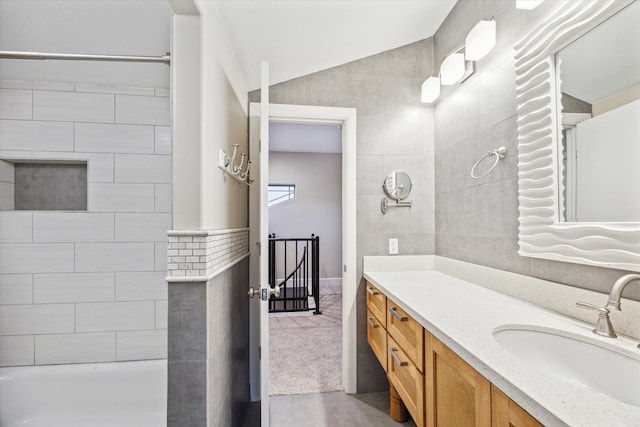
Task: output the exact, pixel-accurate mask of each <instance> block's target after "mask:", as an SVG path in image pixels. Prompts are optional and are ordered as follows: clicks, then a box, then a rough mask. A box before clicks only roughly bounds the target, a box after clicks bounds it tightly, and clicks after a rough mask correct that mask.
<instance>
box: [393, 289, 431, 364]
mask: <svg viewBox="0 0 640 427" xmlns="http://www.w3.org/2000/svg"><path fill="white" fill-rule="evenodd" d="M387 332H389V335H390V336H392V337H393V339H395V340H396V342H397V343H398V344H399V345H400V347H401V348H402V350H403V351H404V352H405V353H406V354H407V356H409V358H410V359H411V361H412V362H413V363H414V365H415V366H416V367H417V368H418V370H419V371H420V372H424V328H423V327H422V325H420V324H419V323H418V322H417V321H416V320H414V319H413V318H412V317H411V316H409V314H408V313H407V312H405V311H404V310H403V309H401V308H400V307H398V305H396V304H395V303H394V302H393V301H392V300H391V299H388V300H387Z"/></svg>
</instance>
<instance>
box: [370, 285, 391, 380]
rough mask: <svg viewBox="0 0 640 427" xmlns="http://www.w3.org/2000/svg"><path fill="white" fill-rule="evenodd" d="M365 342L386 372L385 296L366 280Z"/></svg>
mask: <svg viewBox="0 0 640 427" xmlns="http://www.w3.org/2000/svg"><path fill="white" fill-rule="evenodd" d="M366 291H367V342H368V343H369V346H370V347H371V350H372V351H373V354H375V355H376V357H377V358H378V361H379V362H380V364H381V365H382V368H383V369H384V371H385V372H387V327H386V326H387V316H386V311H387V297H386V296H385V295H384V294H383V293H382V292H380V291H379V290H378V289H377V288H376V287H375V286H373V285H372V284H371V283H369V282H367V289H366Z"/></svg>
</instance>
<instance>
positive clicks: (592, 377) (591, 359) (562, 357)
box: [493, 325, 640, 407]
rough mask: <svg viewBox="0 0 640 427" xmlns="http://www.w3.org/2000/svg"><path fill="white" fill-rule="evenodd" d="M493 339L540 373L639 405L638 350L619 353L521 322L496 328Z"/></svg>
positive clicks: (572, 336) (580, 339)
mask: <svg viewBox="0 0 640 427" xmlns="http://www.w3.org/2000/svg"><path fill="white" fill-rule="evenodd" d="M493 338H494V339H495V340H496V341H497V342H498V343H499V344H500V345H501V346H502V347H504V348H505V349H506V350H508V351H509V352H511V353H512V354H514V355H515V356H517V357H518V358H520V359H522V360H523V361H525V362H526V363H528V364H530V365H531V366H533V367H534V368H536V369H538V370H540V371H541V372H543V373H544V374H547V375H551V376H553V377H555V378H557V379H560V380H561V381H564V382H569V383H573V384H579V385H581V386H584V387H587V388H589V389H592V390H595V391H597V392H599V393H602V394H604V395H607V396H609V397H611V398H613V399H616V400H618V401H620V402H624V403H627V404H629V405H634V406H638V407H640V353H639V354H637V355H636V354H631V353H630V354H623V353H622V352H619V351H617V350H614V348H613V347H608V346H606V345H603V344H602V343H600V342H599V341H596V340H592V339H589V338H587V337H583V336H581V335H573V334H570V333H566V332H564V331H560V330H555V329H546V328H542V329H541V328H538V327H527V326H524V325H508V326H502V327H498V328H496V329H495V330H494V331H493ZM636 356H637V357H636Z"/></svg>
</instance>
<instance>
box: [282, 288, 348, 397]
mask: <svg viewBox="0 0 640 427" xmlns="http://www.w3.org/2000/svg"><path fill="white" fill-rule="evenodd" d="M320 311H321V312H322V314H318V315H313V314H310V313H308V314H307V313H305V314H298V313H296V314H292V315H287V316H284V315H282V314H279V315H271V316H270V318H269V341H270V342H269V372H270V377H269V394H270V395H272V396H280V395H293V394H305V393H325V392H331V391H338V390H342V288H341V286H336V285H326V286H322V285H321V289H320Z"/></svg>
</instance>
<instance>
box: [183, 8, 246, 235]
mask: <svg viewBox="0 0 640 427" xmlns="http://www.w3.org/2000/svg"><path fill="white" fill-rule="evenodd" d="M174 3H180V2H174ZM174 3H172V6H173V5H174ZM187 3H188V2H187ZM195 7H196V8H197V13H198V14H199V15H176V16H175V18H174V48H173V52H174V56H175V58H174V63H173V67H174V68H173V84H174V86H173V88H172V90H173V94H174V110H173V111H174V123H175V126H174V138H175V140H176V141H177V142H178V141H179V144H180V149H179V150H176V153H175V162H174V177H175V179H176V180H180V182H178V181H176V186H175V187H176V190H175V191H176V207H175V223H174V228H175V229H209V230H211V229H228V228H237V227H246V226H247V225H248V191H247V187H246V185H244V184H242V183H239V182H238V181H236V180H234V179H232V178H230V177H228V176H227V175H225V174H224V173H223V172H222V171H221V170H220V169H218V167H217V164H218V149H219V148H222V149H223V150H225V151H226V152H227V153H231V151H232V149H233V144H238V145H239V146H240V147H239V152H245V153H246V152H247V151H248V145H247V142H248V137H247V90H246V84H245V82H244V79H243V77H242V74H241V72H240V69H239V67H238V65H237V63H236V60H235V57H234V55H233V52H232V51H231V48H230V45H229V43H228V39H227V37H226V34H225V33H224V30H223V25H222V22H221V21H220V17H219V15H218V12H217V10H216V8H215V4H214V2H211V1H196V2H195ZM174 9H175V8H174ZM256 66H259V64H256Z"/></svg>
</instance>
